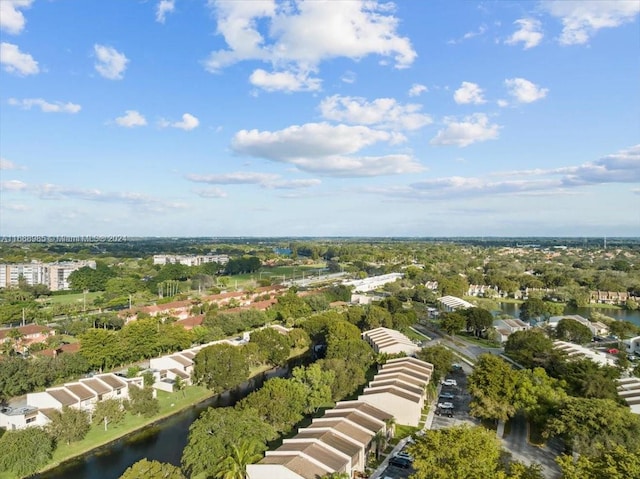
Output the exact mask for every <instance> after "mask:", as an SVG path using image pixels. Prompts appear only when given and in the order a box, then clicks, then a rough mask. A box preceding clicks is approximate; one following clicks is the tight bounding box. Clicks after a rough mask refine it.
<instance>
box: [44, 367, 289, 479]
mask: <svg viewBox="0 0 640 479" xmlns="http://www.w3.org/2000/svg"><path fill="white" fill-rule="evenodd" d="M296 365H297V364H296ZM291 367H293V366H292V364H290V365H289V367H285V368H278V369H273V370H271V371H267V372H266V373H263V374H261V375H259V376H256V377H254V378H252V379H250V380H248V381H245V382H244V383H243V384H241V385H240V386H238V387H237V388H235V389H234V390H232V391H227V392H225V393H222V394H218V395H216V396H213V397H211V398H209V399H207V400H205V401H203V402H201V403H200V404H197V405H195V406H193V407H191V408H188V409H185V410H183V411H181V412H179V413H176V414H175V415H173V416H171V417H169V418H167V419H163V420H161V421H159V422H157V423H156V424H154V425H152V426H149V427H147V428H145V429H143V430H140V431H138V432H135V433H132V434H131V435H129V436H127V437H124V438H121V439H118V440H117V441H115V442H112V443H110V444H107V445H105V446H103V447H101V448H98V449H96V450H94V451H92V452H91V453H89V454H87V455H84V456H81V457H79V458H77V459H73V460H71V461H69V462H66V463H64V464H62V465H61V466H59V467H57V468H55V469H52V470H50V471H47V472H44V473H42V474H38V475H36V476H33V477H34V478H36V479H118V478H119V477H120V476H121V475H122V473H124V471H125V470H126V469H127V468H128V467H130V466H131V465H133V464H134V463H136V462H138V461H139V460H140V459H144V458H147V459H148V460H156V461H161V462H168V463H171V464H173V465H176V466H179V465H180V459H181V458H182V450H183V449H184V448H185V446H186V445H187V439H188V436H189V426H191V423H193V421H195V420H196V419H197V418H198V417H199V416H200V414H201V413H202V412H203V411H204V410H206V409H208V408H210V407H226V406H233V405H234V404H235V403H236V402H238V401H239V400H240V399H242V398H244V397H245V396H247V395H248V394H249V393H250V392H253V391H254V390H256V389H258V388H260V387H261V386H262V384H263V383H264V381H266V380H267V379H270V378H272V377H284V376H286V375H287V374H288V373H289V370H290V368H291Z"/></svg>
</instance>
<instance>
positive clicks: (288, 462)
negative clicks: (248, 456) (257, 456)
mask: <svg viewBox="0 0 640 479" xmlns="http://www.w3.org/2000/svg"><path fill="white" fill-rule="evenodd" d="M259 464H281V465H283V466H284V467H286V468H287V469H289V470H291V471H293V472H295V473H296V474H298V475H299V476H302V477H304V478H305V479H318V478H319V477H323V476H326V475H327V474H328V473H329V471H328V470H327V469H324V468H322V467H320V466H318V465H316V464H315V463H313V462H311V461H309V460H308V459H306V458H304V457H300V456H293V455H287V456H271V455H269V456H265V457H264V458H263V459H262V460H261V461H260V462H259Z"/></svg>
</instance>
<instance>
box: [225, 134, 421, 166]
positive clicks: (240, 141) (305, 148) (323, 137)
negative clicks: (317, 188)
mask: <svg viewBox="0 0 640 479" xmlns="http://www.w3.org/2000/svg"><path fill="white" fill-rule="evenodd" d="M404 140H405V138H404V136H403V135H400V134H398V133H393V132H387V131H382V130H375V129H372V128H369V127H367V126H362V125H358V126H349V125H330V124H328V123H307V124H304V125H301V126H298V125H294V126H290V127H288V128H285V129H284V130H279V131H273V132H271V131H258V130H241V131H239V132H238V133H236V134H235V136H234V138H233V140H232V144H231V147H232V149H233V150H234V151H235V152H236V153H238V154H243V155H249V156H253V157H258V158H265V159H268V160H271V161H276V162H281V163H287V164H292V165H295V166H296V167H297V168H298V169H300V170H303V171H307V172H312V173H317V174H320V175H325V176H343V177H355V176H377V175H389V174H403V173H415V172H418V171H422V170H423V169H424V168H423V167H422V165H420V164H419V163H418V162H416V161H415V159H413V158H412V157H411V156H409V155H385V156H356V155H355V154H356V153H358V152H360V150H362V149H364V148H365V147H368V146H371V145H374V144H376V143H381V142H383V143H388V144H396V143H398V142H401V141H404Z"/></svg>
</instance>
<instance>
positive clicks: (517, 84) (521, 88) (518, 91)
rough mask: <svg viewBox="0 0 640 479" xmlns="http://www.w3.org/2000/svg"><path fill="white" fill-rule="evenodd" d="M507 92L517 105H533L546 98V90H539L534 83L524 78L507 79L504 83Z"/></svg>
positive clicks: (547, 90)
mask: <svg viewBox="0 0 640 479" xmlns="http://www.w3.org/2000/svg"><path fill="white" fill-rule="evenodd" d="M504 84H505V86H506V87H507V88H508V90H509V95H511V96H512V97H514V98H515V99H516V100H517V101H518V102H519V103H533V102H534V101H538V100H541V99H543V98H544V97H545V96H547V93H548V92H549V89H548V88H540V87H539V86H538V85H536V84H535V83H532V82H530V81H529V80H525V79H524V78H508V79H506V80H505V81H504Z"/></svg>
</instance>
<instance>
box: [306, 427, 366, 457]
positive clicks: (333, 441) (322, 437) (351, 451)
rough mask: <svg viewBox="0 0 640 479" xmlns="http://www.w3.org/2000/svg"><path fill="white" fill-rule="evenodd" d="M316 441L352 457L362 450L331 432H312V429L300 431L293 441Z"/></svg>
mask: <svg viewBox="0 0 640 479" xmlns="http://www.w3.org/2000/svg"><path fill="white" fill-rule="evenodd" d="M307 438H309V439H318V440H319V441H322V442H324V443H325V444H327V445H329V446H331V447H333V448H334V449H337V450H338V451H340V452H342V453H344V454H346V455H348V456H349V457H353V456H355V455H356V454H358V453H359V452H360V451H361V450H362V448H361V447H360V446H358V445H356V444H354V443H352V442H350V441H348V440H346V439H345V438H343V437H341V436H339V435H338V434H336V433H335V432H333V431H319V430H317V431H314V430H313V429H308V428H305V429H300V430H299V431H298V434H297V435H296V436H294V439H307Z"/></svg>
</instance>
